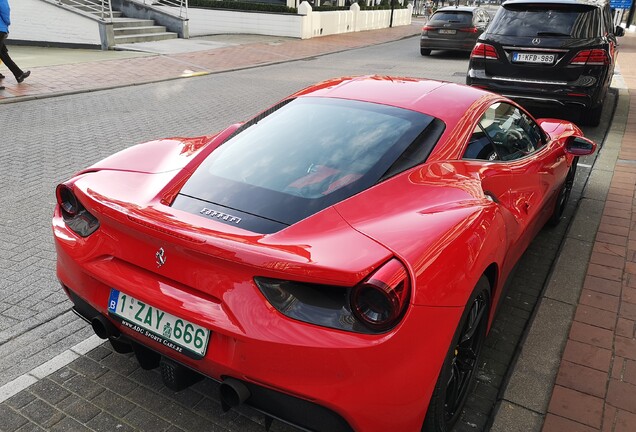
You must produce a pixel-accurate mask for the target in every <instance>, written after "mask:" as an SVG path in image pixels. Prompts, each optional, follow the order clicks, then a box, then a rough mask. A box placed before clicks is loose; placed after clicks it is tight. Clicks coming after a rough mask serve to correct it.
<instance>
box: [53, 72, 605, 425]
mask: <svg viewBox="0 0 636 432" xmlns="http://www.w3.org/2000/svg"><path fill="white" fill-rule="evenodd" d="M595 148H596V145H595V144H594V143H593V142H592V141H590V140H588V139H586V138H584V137H583V136H582V132H581V130H580V129H579V128H578V127H576V126H575V125H573V124H572V123H570V122H566V121H561V120H555V119H539V120H535V119H533V118H532V117H531V116H530V115H529V114H528V113H527V112H526V111H524V110H523V109H522V108H521V107H519V105H517V104H515V103H514V102H512V101H510V100H508V99H506V98H504V97H501V96H498V95H495V94H493V93H489V92H485V91H482V90H479V89H476V88H471V87H466V86H463V85H458V84H451V83H446V82H438V81H429V80H422V79H410V78H391V77H379V76H372V77H357V78H341V79H334V80H330V81H326V82H323V83H320V84H317V85H315V86H312V87H309V88H307V89H305V90H302V91H300V92H298V93H296V94H294V95H292V96H290V97H288V98H286V99H284V100H282V101H281V102H279V103H278V104H276V105H275V106H273V107H271V108H269V109H267V110H266V111H263V112H262V113H261V114H259V115H257V116H256V117H254V118H252V119H251V120H249V121H247V122H245V123H237V124H235V125H232V126H230V127H228V128H227V129H225V130H224V131H222V132H220V133H218V134H215V135H210V136H203V137H197V138H187V139H186V138H171V139H162V140H158V141H152V142H149V143H146V144H141V145H138V146H134V147H131V148H128V149H126V150H124V151H122V152H120V153H117V154H115V155H113V156H111V157H109V158H107V159H105V160H102V161H101V162H98V163H96V164H95V165H93V166H92V167H90V168H87V169H85V170H83V171H81V172H79V173H78V174H77V175H75V176H74V177H73V178H72V179H70V180H68V181H67V182H64V183H62V184H60V185H59V186H58V187H57V190H56V194H57V206H56V208H55V214H54V218H53V232H54V236H55V243H56V247H57V257H58V259H57V274H58V277H59V279H60V281H61V283H62V285H63V288H64V290H65V291H66V293H67V294H68V296H69V297H70V299H71V300H72V302H73V304H74V310H75V311H76V312H77V313H78V314H79V315H81V316H82V317H83V318H85V319H86V320H88V321H90V322H91V324H92V326H93V329H94V330H95V332H96V333H97V335H99V336H100V337H102V338H108V339H109V340H110V342H111V343H112V345H113V347H114V349H115V350H116V351H118V352H130V351H133V352H134V353H135V355H136V357H137V359H138V360H139V362H140V364H141V365H142V367H144V368H154V367H161V371H162V376H163V379H164V381H165V383H166V385H167V386H168V387H170V388H172V389H175V390H178V389H180V388H183V387H184V386H186V385H188V384H189V383H191V382H193V381H194V380H196V379H197V377H200V376H202V375H203V376H207V377H210V378H212V379H214V380H217V381H219V382H221V385H220V400H221V401H222V404H223V407H224V408H225V409H229V408H231V407H233V406H236V405H238V404H241V403H246V404H248V405H251V406H252V407H254V408H256V409H257V410H260V411H262V412H264V413H266V414H267V415H269V416H271V417H274V418H278V419H281V420H283V421H286V422H289V423H292V424H295V425H298V426H300V427H302V428H305V429H308V430H316V431H329V432H336V431H352V430H355V431H362V432H371V431H379V432H386V431H400V432H404V431H419V430H425V431H445V430H448V429H449V428H450V427H451V426H452V425H453V423H454V422H455V421H456V420H457V417H458V415H459V413H460V411H461V408H462V406H463V404H464V401H465V399H466V396H467V394H468V392H469V388H470V385H471V381H472V379H473V377H474V375H475V369H476V366H477V359H478V357H479V353H480V350H481V347H482V344H483V342H484V338H485V336H486V333H487V331H488V328H489V326H490V323H491V321H492V318H493V315H494V312H495V309H496V306H497V304H498V302H499V299H500V298H501V297H502V287H503V286H504V282H505V281H506V278H507V277H508V275H509V274H510V272H511V269H512V268H513V266H514V265H515V263H516V262H517V260H518V259H519V257H520V256H521V255H522V254H523V252H524V250H525V249H526V247H527V246H528V244H529V243H530V241H531V240H532V238H533V237H534V236H535V234H537V232H538V231H539V230H540V229H541V228H542V227H543V226H544V225H545V224H546V223H553V224H554V223H557V222H558V221H559V219H560V218H561V215H562V212H563V209H564V207H565V205H566V202H567V199H568V196H569V194H570V190H571V188H572V183H573V180H574V175H575V170H576V163H577V160H578V157H579V156H583V155H588V154H591V153H592V152H593V151H594V150H595Z"/></svg>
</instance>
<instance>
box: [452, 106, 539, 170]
mask: <svg viewBox="0 0 636 432" xmlns="http://www.w3.org/2000/svg"><path fill="white" fill-rule="evenodd" d="M485 140H488V143H486V142H485ZM543 144H544V139H543V133H542V132H541V129H540V128H539V125H537V124H536V123H535V122H534V120H532V118H530V117H529V116H528V115H527V114H526V113H524V112H523V111H521V110H520V109H519V108H517V107H515V106H513V105H510V104H507V103H504V102H498V103H495V104H493V105H492V106H490V107H489V108H488V109H487V110H486V112H485V113H484V115H483V117H482V118H481V120H480V121H479V123H478V125H477V127H476V128H475V130H474V131H473V134H472V135H471V138H470V140H469V142H468V146H467V148H466V152H465V153H464V158H465V159H481V160H491V161H493V160H502V161H509V160H515V159H520V158H522V157H525V156H527V155H529V154H531V153H534V152H535V151H536V150H538V149H539V148H541V146H543Z"/></svg>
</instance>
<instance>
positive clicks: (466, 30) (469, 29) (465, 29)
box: [457, 27, 477, 33]
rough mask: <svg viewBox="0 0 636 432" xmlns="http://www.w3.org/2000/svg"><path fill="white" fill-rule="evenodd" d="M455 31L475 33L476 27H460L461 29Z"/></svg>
mask: <svg viewBox="0 0 636 432" xmlns="http://www.w3.org/2000/svg"><path fill="white" fill-rule="evenodd" d="M457 31H460V32H464V33H477V27H468V28H461V29H457Z"/></svg>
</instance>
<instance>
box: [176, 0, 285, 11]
mask: <svg viewBox="0 0 636 432" xmlns="http://www.w3.org/2000/svg"><path fill="white" fill-rule="evenodd" d="M188 6H189V7H204V8H210V9H234V10H243V11H258V12H278V13H297V12H298V10H297V9H296V8H289V7H287V6H285V5H277V4H271V3H249V2H244V1H232V0H189V1H188Z"/></svg>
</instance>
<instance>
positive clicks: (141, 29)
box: [113, 26, 166, 36]
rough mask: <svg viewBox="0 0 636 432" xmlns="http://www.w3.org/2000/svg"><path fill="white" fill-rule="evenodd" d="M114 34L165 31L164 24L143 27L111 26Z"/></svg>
mask: <svg viewBox="0 0 636 432" xmlns="http://www.w3.org/2000/svg"><path fill="white" fill-rule="evenodd" d="M113 31H114V32H115V36H124V35H137V34H150V33H166V27H165V26H144V27H121V28H115V27H113Z"/></svg>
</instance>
